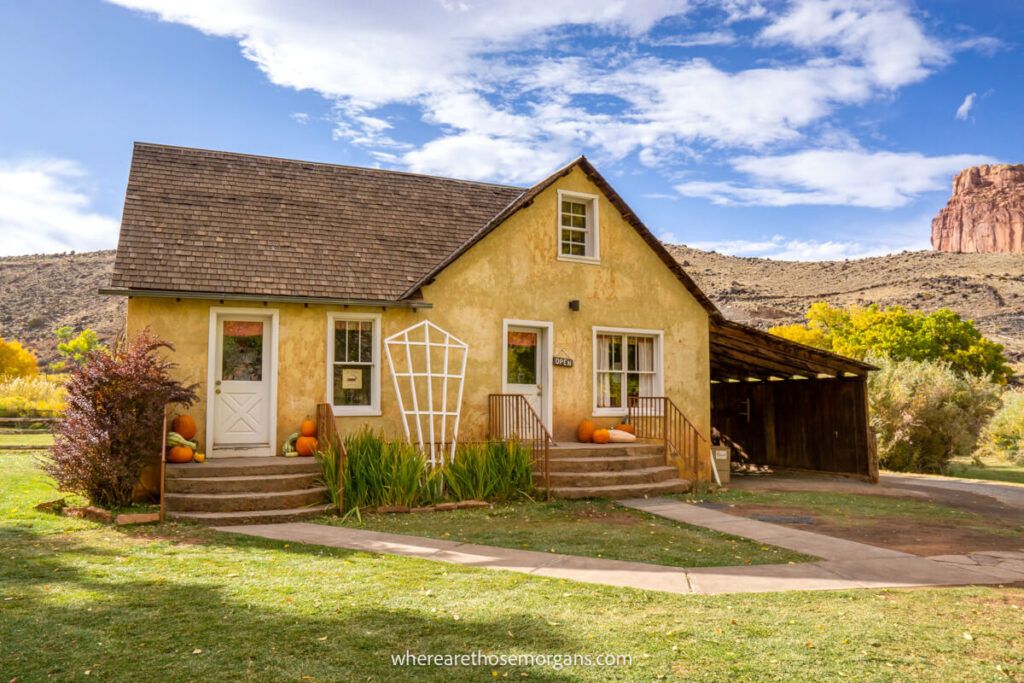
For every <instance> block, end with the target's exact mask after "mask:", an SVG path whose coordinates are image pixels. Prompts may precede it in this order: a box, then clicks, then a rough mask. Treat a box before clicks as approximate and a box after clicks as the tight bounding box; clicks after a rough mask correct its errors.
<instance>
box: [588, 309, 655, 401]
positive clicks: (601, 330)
mask: <svg viewBox="0 0 1024 683" xmlns="http://www.w3.org/2000/svg"><path fill="white" fill-rule="evenodd" d="M599 334H620V335H637V336H644V337H654V340H655V341H654V343H655V346H656V347H657V348H656V349H655V352H654V391H655V395H657V396H664V395H665V372H664V357H665V333H664V331H663V330H641V329H634V328H630V327H594V328H592V344H593V350H592V352H591V356H590V364H591V376H592V382H593V386H592V396H591V408H592V410H593V412H592V416H593V417H622V416H625V415H627V414H628V413H629V406H628V404H627V405H623V406H622V407H621V408H599V407H598V405H597V397H598V395H599V394H600V391H599V389H598V386H597V372H598V371H597V336H598V335H599ZM624 353H625V351H624ZM623 362H626V359H625V358H623ZM623 391H625V386H623Z"/></svg>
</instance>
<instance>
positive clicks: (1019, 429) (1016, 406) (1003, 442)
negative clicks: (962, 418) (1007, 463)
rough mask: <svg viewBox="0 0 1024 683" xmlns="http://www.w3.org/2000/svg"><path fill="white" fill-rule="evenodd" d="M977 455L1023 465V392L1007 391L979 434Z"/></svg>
mask: <svg viewBox="0 0 1024 683" xmlns="http://www.w3.org/2000/svg"><path fill="white" fill-rule="evenodd" d="M978 454H979V455H995V456H998V457H1001V458H1006V459H1009V460H1012V461H1014V462H1016V463H1019V464H1021V465H1024V391H1021V390H1016V391H1007V392H1005V393H1004V394H1003V400H1002V403H1001V405H1000V406H999V409H998V410H996V412H995V415H993V416H992V419H991V420H989V422H988V424H987V425H985V429H984V430H982V433H981V442H980V447H979V448H978Z"/></svg>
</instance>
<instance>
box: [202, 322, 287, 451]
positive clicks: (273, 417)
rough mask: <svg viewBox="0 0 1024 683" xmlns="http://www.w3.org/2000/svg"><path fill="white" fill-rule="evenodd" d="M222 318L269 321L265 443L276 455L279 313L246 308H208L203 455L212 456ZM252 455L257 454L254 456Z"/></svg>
mask: <svg viewBox="0 0 1024 683" xmlns="http://www.w3.org/2000/svg"><path fill="white" fill-rule="evenodd" d="M221 315H249V316H253V317H263V318H267V317H269V318H270V344H269V345H268V346H269V347H270V348H269V362H268V367H269V374H270V378H269V379H270V396H269V398H268V402H267V405H268V411H267V412H268V413H269V416H268V419H269V425H268V427H267V431H268V432H269V437H268V442H269V443H270V452H269V453H266V455H271V456H273V455H277V443H276V442H277V344H278V329H279V326H278V319H279V318H278V310H277V309H276V308H246V307H242V306H210V325H209V340H208V342H207V347H206V355H207V365H206V443H204V444H203V448H205V449H206V455H207V456H212V455H213V454H214V453H213V433H214V410H215V409H216V394H215V393H214V390H215V389H216V381H215V380H214V378H215V377H216V376H217V336H218V335H217V333H218V326H219V325H218V323H219V319H220V316H221ZM252 455H257V454H256V453H253V454H252Z"/></svg>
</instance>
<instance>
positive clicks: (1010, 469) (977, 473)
mask: <svg viewBox="0 0 1024 683" xmlns="http://www.w3.org/2000/svg"><path fill="white" fill-rule="evenodd" d="M982 463H983V466H979V465H976V464H975V463H974V461H973V460H971V459H965V460H957V461H954V462H953V464H952V465H951V466H950V468H949V471H948V472H946V474H947V475H949V476H951V477H963V478H966V479H988V480H990V481H1004V482H1010V483H1013V484H1024V465H1017V464H1015V463H1012V462H1010V461H1008V460H999V459H996V458H985V459H984V460H983V461H982Z"/></svg>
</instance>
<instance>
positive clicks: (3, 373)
mask: <svg viewBox="0 0 1024 683" xmlns="http://www.w3.org/2000/svg"><path fill="white" fill-rule="evenodd" d="M37 374H39V363H38V362H37V361H36V357H35V355H34V354H33V353H32V352H31V351H29V350H28V349H26V348H25V347H24V346H22V345H21V344H19V343H18V342H16V341H14V340H13V339H12V340H11V341H7V340H6V339H4V338H3V337H0V378H4V379H11V378H14V377H31V376H33V375H37Z"/></svg>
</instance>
